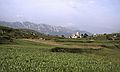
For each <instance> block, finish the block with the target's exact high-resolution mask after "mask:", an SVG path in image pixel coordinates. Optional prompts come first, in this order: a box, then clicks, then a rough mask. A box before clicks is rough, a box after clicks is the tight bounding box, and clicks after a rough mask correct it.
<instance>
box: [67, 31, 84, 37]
mask: <svg viewBox="0 0 120 72" xmlns="http://www.w3.org/2000/svg"><path fill="white" fill-rule="evenodd" d="M81 37H82V36H81V35H80V32H76V33H75V34H72V35H71V36H70V37H69V38H81Z"/></svg>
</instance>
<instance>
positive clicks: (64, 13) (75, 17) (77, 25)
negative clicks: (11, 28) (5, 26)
mask: <svg viewBox="0 0 120 72" xmlns="http://www.w3.org/2000/svg"><path fill="white" fill-rule="evenodd" d="M0 21H12V22H14V21H30V22H34V23H38V24H40V23H44V24H49V25H54V26H63V27H69V28H74V29H79V30H85V31H89V32H91V33H112V32H120V0H0Z"/></svg>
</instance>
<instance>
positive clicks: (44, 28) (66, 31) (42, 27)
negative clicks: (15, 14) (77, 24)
mask: <svg viewBox="0 0 120 72" xmlns="http://www.w3.org/2000/svg"><path fill="white" fill-rule="evenodd" d="M0 25H1V26H6V27H11V28H15V29H31V30H35V31H37V32H40V33H44V34H49V35H65V36H69V35H71V34H73V33H76V32H80V33H81V34H84V33H87V34H88V35H91V33H89V32H87V31H80V30H76V29H71V28H66V27H61V26H52V25H48V24H36V23H32V22H27V21H26V22H6V21H0Z"/></svg>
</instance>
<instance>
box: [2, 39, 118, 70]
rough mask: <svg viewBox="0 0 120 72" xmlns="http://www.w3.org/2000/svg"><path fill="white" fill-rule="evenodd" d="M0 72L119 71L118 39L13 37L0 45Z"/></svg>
mask: <svg viewBox="0 0 120 72" xmlns="http://www.w3.org/2000/svg"><path fill="white" fill-rule="evenodd" d="M0 72H120V41H119V40H116V41H110V40H79V39H53V40H41V39H16V40H14V41H13V42H11V43H9V44H0Z"/></svg>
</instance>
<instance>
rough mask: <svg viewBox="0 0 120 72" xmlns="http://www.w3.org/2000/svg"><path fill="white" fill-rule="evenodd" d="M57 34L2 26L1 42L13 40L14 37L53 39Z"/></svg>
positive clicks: (0, 27)
mask: <svg viewBox="0 0 120 72" xmlns="http://www.w3.org/2000/svg"><path fill="white" fill-rule="evenodd" d="M55 37H56V36H50V35H49V36H48V35H45V34H42V33H39V32H37V31H34V30H30V29H13V28H9V27H4V26H0V43H3V42H12V41H13V39H21V38H26V39H28V38H31V39H39V38H42V39H52V38H55Z"/></svg>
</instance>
